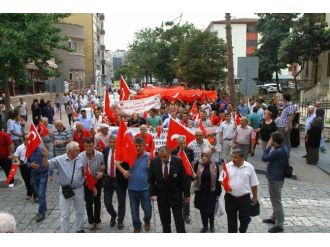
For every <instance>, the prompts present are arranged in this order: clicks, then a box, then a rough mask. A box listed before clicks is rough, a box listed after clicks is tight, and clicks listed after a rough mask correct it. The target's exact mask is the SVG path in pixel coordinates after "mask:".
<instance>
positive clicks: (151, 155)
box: [150, 141, 156, 159]
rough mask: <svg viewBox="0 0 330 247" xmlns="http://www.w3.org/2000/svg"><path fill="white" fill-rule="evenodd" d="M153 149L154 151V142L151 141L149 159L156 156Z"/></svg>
mask: <svg viewBox="0 0 330 247" xmlns="http://www.w3.org/2000/svg"><path fill="white" fill-rule="evenodd" d="M155 149H156V148H155V142H154V141H152V143H151V147H150V159H153V158H155V156H156V150H155Z"/></svg>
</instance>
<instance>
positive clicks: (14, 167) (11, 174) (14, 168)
mask: <svg viewBox="0 0 330 247" xmlns="http://www.w3.org/2000/svg"><path fill="white" fill-rule="evenodd" d="M17 168H18V163H13V164H12V165H11V168H10V172H9V174H8V177H7V180H6V184H7V185H8V184H9V183H10V181H11V180H12V179H13V178H14V177H15V174H16V171H17Z"/></svg>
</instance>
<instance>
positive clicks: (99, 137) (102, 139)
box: [94, 124, 111, 152]
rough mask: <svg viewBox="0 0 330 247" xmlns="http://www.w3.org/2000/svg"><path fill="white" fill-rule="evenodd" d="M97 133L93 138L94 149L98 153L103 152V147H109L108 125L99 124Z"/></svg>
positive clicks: (109, 133)
mask: <svg viewBox="0 0 330 247" xmlns="http://www.w3.org/2000/svg"><path fill="white" fill-rule="evenodd" d="M99 130H100V131H99V133H97V134H96V135H95V137H94V142H95V148H96V149H97V150H99V151H101V152H102V151H103V149H104V148H105V147H108V146H109V137H110V135H111V132H110V131H109V125H107V124H100V129H99Z"/></svg>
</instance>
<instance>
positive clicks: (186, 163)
mask: <svg viewBox="0 0 330 247" xmlns="http://www.w3.org/2000/svg"><path fill="white" fill-rule="evenodd" d="M177 156H178V157H179V158H180V159H181V160H182V164H183V167H184V170H185V172H186V174H187V176H191V175H192V174H193V169H192V166H191V163H190V161H189V159H188V157H187V154H186V152H185V151H182V150H181V149H180V151H179V153H178V155H177Z"/></svg>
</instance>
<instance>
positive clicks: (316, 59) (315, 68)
mask: <svg viewBox="0 0 330 247" xmlns="http://www.w3.org/2000/svg"><path fill="white" fill-rule="evenodd" d="M313 67H314V69H313V72H314V74H313V83H314V86H315V85H317V74H318V70H319V59H318V58H315V60H314V61H313Z"/></svg>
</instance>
